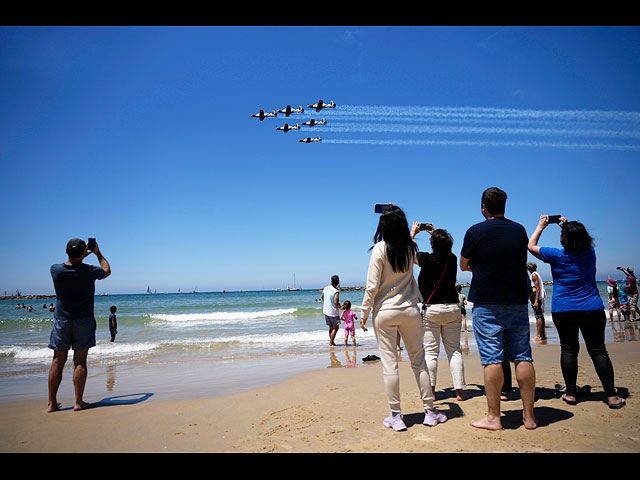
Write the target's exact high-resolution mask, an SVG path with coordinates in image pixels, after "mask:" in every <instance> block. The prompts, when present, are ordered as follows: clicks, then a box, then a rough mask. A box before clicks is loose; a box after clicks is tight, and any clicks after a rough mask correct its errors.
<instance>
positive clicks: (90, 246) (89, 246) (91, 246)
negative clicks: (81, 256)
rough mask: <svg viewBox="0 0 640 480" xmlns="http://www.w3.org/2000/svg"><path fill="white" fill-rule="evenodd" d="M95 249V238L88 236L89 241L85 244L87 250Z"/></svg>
mask: <svg viewBox="0 0 640 480" xmlns="http://www.w3.org/2000/svg"><path fill="white" fill-rule="evenodd" d="M95 249H96V239H95V238H90V239H89V243H88V244H87V251H89V252H93V251H94V250H95Z"/></svg>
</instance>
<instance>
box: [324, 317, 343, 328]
mask: <svg viewBox="0 0 640 480" xmlns="http://www.w3.org/2000/svg"><path fill="white" fill-rule="evenodd" d="M324 320H325V322H327V325H329V326H330V327H339V326H340V317H330V316H329V315H325V316H324Z"/></svg>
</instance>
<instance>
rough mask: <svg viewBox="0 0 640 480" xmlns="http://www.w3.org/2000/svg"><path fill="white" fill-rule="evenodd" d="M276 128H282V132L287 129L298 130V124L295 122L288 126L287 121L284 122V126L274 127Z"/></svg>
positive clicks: (285, 131)
mask: <svg viewBox="0 0 640 480" xmlns="http://www.w3.org/2000/svg"><path fill="white" fill-rule="evenodd" d="M276 130H282V131H283V132H284V133H287V132H288V131H289V130H300V125H298V124H297V123H296V124H295V125H293V126H292V127H290V126H289V124H288V123H285V124H284V127H276Z"/></svg>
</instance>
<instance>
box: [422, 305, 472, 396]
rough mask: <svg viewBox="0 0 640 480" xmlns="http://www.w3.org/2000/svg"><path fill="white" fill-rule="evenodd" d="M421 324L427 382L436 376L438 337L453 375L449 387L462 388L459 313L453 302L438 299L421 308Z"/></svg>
mask: <svg viewBox="0 0 640 480" xmlns="http://www.w3.org/2000/svg"><path fill="white" fill-rule="evenodd" d="M422 321H423V326H424V351H425V358H426V361H427V369H428V370H429V377H430V378H431V385H432V386H434V387H435V386H436V379H437V376H438V355H439V354H440V340H441V339H442V343H443V344H444V351H445V352H446V354H447V358H448V359H449V369H450V370H451V377H452V378H453V388H456V389H458V388H464V387H465V386H466V384H465V380H464V360H463V357H462V349H461V348H460V328H461V326H462V316H461V314H460V307H459V306H458V304H457V303H441V304H438V303H436V304H432V305H429V308H427V309H426V310H422Z"/></svg>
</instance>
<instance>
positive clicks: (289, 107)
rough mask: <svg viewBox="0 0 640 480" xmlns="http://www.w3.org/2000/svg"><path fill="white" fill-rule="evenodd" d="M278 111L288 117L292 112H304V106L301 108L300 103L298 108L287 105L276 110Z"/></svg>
mask: <svg viewBox="0 0 640 480" xmlns="http://www.w3.org/2000/svg"><path fill="white" fill-rule="evenodd" d="M278 113H284V114H285V116H287V117H288V116H289V115H291V114H292V113H304V108H302V105H300V106H299V107H298V108H291V105H287V107H286V108H283V109H281V110H278Z"/></svg>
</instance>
